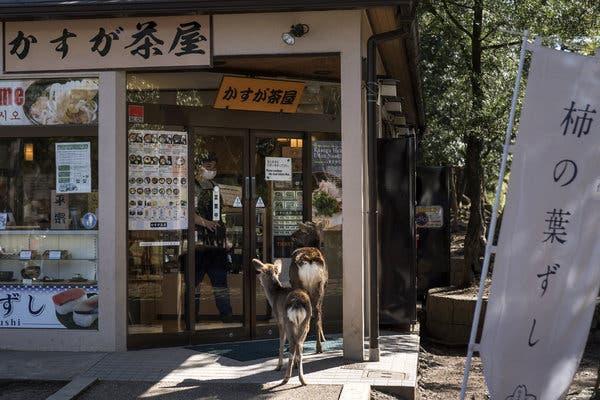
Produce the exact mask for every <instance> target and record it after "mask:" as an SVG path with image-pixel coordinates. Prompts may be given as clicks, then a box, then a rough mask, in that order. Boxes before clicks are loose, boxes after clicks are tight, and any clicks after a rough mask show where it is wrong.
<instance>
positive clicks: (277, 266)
mask: <svg viewBox="0 0 600 400" xmlns="http://www.w3.org/2000/svg"><path fill="white" fill-rule="evenodd" d="M273 265H274V266H275V268H277V273H281V268H282V267H283V263H282V261H281V259H279V258H278V259H277V260H275V261H273Z"/></svg>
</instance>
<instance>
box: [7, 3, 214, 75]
mask: <svg viewBox="0 0 600 400" xmlns="http://www.w3.org/2000/svg"><path fill="white" fill-rule="evenodd" d="M211 33H212V32H211V18H210V16H208V15H185V16H169V17H136V18H109V19H72V20H60V21H55V20H52V21H19V22H5V23H4V39H3V41H4V43H3V48H4V60H3V61H4V71H5V72H39V71H68V70H80V71H81V70H106V69H126V68H135V69H138V68H156V67H174V66H176V67H199V66H210V65H211V59H212V51H211V50H212V46H211V40H212V38H211Z"/></svg>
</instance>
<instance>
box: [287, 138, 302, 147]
mask: <svg viewBox="0 0 600 400" xmlns="http://www.w3.org/2000/svg"><path fill="white" fill-rule="evenodd" d="M290 147H302V139H292V140H291V141H290Z"/></svg>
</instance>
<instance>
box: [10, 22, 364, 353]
mask: <svg viewBox="0 0 600 400" xmlns="http://www.w3.org/2000/svg"><path fill="white" fill-rule="evenodd" d="M362 19H363V15H362V12H361V11H335V12H305V13H271V14H235V15H215V16H214V17H213V32H214V36H213V37H214V54H215V55H218V56H222V55H223V56H224V55H240V54H246V55H251V54H263V55H266V54H294V53H297V54H298V53H304V54H305V53H339V54H340V59H341V88H342V100H341V102H342V159H343V165H342V174H343V188H344V191H343V204H344V208H343V219H344V224H343V232H342V238H343V246H344V253H343V264H344V277H343V291H344V300H343V308H344V313H343V329H344V338H345V340H344V354H345V356H346V357H347V358H351V359H355V360H362V359H363V357H364V355H363V338H364V313H363V300H364V294H363V290H364V273H363V272H364V271H363V267H364V254H363V247H364V240H363V239H364V234H363V230H364V223H363V218H364V205H363V197H364V196H363V178H362V177H363V173H364V168H363V166H364V160H365V158H364V136H363V107H362V98H363V93H362V71H361V69H362V64H361V47H362V46H363V45H364V35H365V32H364V21H362ZM295 23H305V24H308V25H309V26H310V33H309V34H307V35H306V36H305V37H303V38H299V39H298V40H297V41H296V45H294V46H288V45H286V44H284V43H283V42H282V40H281V34H282V33H283V32H284V31H287V30H289V28H290V26H291V25H292V24H295ZM0 51H1V50H0ZM77 75H78V76H81V75H82V74H77ZM0 77H2V75H1V73H0ZM124 79H125V74H124V73H117V72H106V73H101V74H100V129H99V136H100V137H99V143H100V145H99V152H100V153H99V159H100V160H101V161H100V162H101V165H100V178H99V179H100V182H99V184H100V193H101V195H100V211H99V213H100V218H101V219H100V221H101V224H100V227H101V228H100V229H101V231H100V235H101V238H100V241H99V246H100V248H99V253H100V266H99V275H98V277H99V285H100V293H101V299H102V300H101V306H100V310H101V311H100V312H101V314H100V330H99V331H98V332H74V331H72V332H68V331H58V330H2V335H1V337H0V348H2V349H28V350H106V351H113V350H117V351H119V350H124V349H125V340H126V313H125V306H126V289H125V288H126V273H125V263H126V248H125V246H123V243H125V233H126V228H127V227H126V224H125V221H126V212H125V208H126V194H125V192H124V191H125V188H126V182H125V179H126V177H125V174H124V171H125V168H126V165H125V160H126V155H125V148H126V146H125V137H126V135H125V127H126V122H125V118H126V116H125V81H124ZM115 157H116V158H115ZM115 160H116V161H115Z"/></svg>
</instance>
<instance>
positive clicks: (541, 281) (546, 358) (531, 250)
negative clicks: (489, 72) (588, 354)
mask: <svg viewBox="0 0 600 400" xmlns="http://www.w3.org/2000/svg"><path fill="white" fill-rule="evenodd" d="M533 49H534V53H533V58H532V63H531V68H530V70H529V76H528V82H527V93H526V96H525V101H524V104H523V109H522V114H521V119H520V126H519V133H518V135H517V141H516V146H515V151H514V153H513V161H512V165H511V174H510V182H509V191H508V195H507V200H506V206H505V208H504V212H503V217H502V228H501V231H500V236H499V239H498V245H497V250H496V255H495V261H494V272H493V276H492V287H491V292H490V296H489V299H488V303H487V308H486V313H485V324H484V329H483V334H482V340H481V346H480V353H481V357H482V362H483V371H484V375H485V380H486V383H487V385H488V388H489V392H490V398H492V399H506V400H517V399H523V400H525V399H526V400H558V399H564V398H565V396H566V395H567V393H568V391H569V386H570V385H571V381H572V379H573V376H574V374H575V372H576V371H577V367H578V364H579V361H580V359H581V356H582V354H583V351H584V348H585V344H586V340H587V337H588V333H589V330H590V325H591V323H592V317H593V315H594V310H595V308H596V299H597V296H598V290H599V288H600V268H598V267H599V265H598V264H599V261H598V260H600V235H598V226H600V119H599V118H598V115H599V113H600V80H598V77H599V76H600V64H598V59H596V58H592V57H584V56H581V55H576V54H573V53H567V52H564V51H557V50H554V49H548V48H544V47H539V46H536V47H534V48H533Z"/></svg>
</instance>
